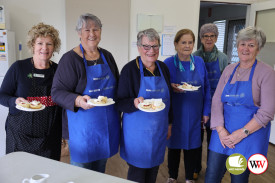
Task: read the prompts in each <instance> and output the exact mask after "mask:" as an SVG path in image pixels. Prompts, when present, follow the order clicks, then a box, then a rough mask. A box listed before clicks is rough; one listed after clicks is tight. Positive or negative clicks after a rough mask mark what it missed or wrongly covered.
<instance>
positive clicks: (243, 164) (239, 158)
mask: <svg viewBox="0 0 275 183" xmlns="http://www.w3.org/2000/svg"><path fill="white" fill-rule="evenodd" d="M226 168H227V170H228V171H229V172H230V173H231V174H234V175H239V174H242V173H243V172H244V171H245V170H246V168H247V161H246V159H245V157H244V156H243V155H242V154H238V153H235V154H231V155H230V156H229V157H228V158H227V160H226Z"/></svg>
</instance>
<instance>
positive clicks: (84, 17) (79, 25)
mask: <svg viewBox="0 0 275 183" xmlns="http://www.w3.org/2000/svg"><path fill="white" fill-rule="evenodd" d="M89 20H92V21H93V22H94V23H95V24H96V26H98V27H99V28H100V29H101V28H102V24H101V21H100V19H99V18H98V17H97V16H95V15H93V14H90V13H85V14H83V15H80V16H79V18H78V20H77V24H76V28H75V30H76V31H77V32H80V31H81V29H82V27H83V25H87V22H88V21H89Z"/></svg>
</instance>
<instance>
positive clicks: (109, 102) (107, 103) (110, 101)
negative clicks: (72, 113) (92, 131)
mask: <svg viewBox="0 0 275 183" xmlns="http://www.w3.org/2000/svg"><path fill="white" fill-rule="evenodd" d="M96 99H97V98H92V99H90V100H88V102H87V103H88V104H90V105H93V106H108V105H112V104H114V103H115V101H114V100H113V99H112V98H108V99H107V102H106V104H97V103H95V102H94V100H96Z"/></svg>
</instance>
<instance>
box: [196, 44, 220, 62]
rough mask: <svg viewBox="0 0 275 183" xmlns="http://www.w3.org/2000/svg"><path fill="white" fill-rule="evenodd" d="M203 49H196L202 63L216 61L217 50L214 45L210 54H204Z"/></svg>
mask: <svg viewBox="0 0 275 183" xmlns="http://www.w3.org/2000/svg"><path fill="white" fill-rule="evenodd" d="M203 50H204V47H203V45H201V47H200V48H199V49H198V53H199V56H200V57H202V59H203V60H204V62H213V61H216V60H217V58H218V49H217V47H216V45H214V48H213V50H212V51H211V52H204V51H203Z"/></svg>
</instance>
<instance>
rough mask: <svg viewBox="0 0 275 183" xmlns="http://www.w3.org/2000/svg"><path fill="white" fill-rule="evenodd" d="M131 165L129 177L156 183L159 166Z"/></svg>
mask: <svg viewBox="0 0 275 183" xmlns="http://www.w3.org/2000/svg"><path fill="white" fill-rule="evenodd" d="M128 165H129V170H128V175H127V179H128V180H131V181H135V182H138V183H155V182H156V179H157V175H158V170H159V166H155V167H153V168H138V167H135V166H133V165H130V164H129V163H128Z"/></svg>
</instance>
